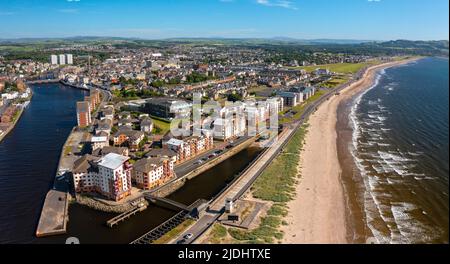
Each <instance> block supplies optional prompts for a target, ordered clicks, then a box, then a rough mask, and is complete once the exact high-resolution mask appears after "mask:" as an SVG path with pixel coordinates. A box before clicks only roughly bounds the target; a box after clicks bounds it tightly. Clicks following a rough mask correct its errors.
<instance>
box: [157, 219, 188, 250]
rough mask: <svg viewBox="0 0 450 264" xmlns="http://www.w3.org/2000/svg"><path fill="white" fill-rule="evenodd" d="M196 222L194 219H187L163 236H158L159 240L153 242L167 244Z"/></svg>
mask: <svg viewBox="0 0 450 264" xmlns="http://www.w3.org/2000/svg"><path fill="white" fill-rule="evenodd" d="M193 223H194V220H192V219H187V220H186V221H184V222H183V223H181V224H180V225H178V226H177V227H175V228H174V229H172V230H170V231H169V232H167V233H166V234H165V235H163V236H162V237H160V238H158V239H157V240H155V241H153V244H166V243H168V242H170V241H171V240H172V239H174V238H175V237H176V236H178V235H179V234H180V233H181V232H183V231H185V230H186V229H187V228H188V227H189V226H191V225H192V224H193Z"/></svg>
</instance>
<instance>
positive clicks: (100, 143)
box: [91, 136, 109, 151]
mask: <svg viewBox="0 0 450 264" xmlns="http://www.w3.org/2000/svg"><path fill="white" fill-rule="evenodd" d="M107 146H109V140H108V137H105V136H100V137H98V136H94V137H92V138H91V147H92V151H94V150H96V149H99V148H103V147H107Z"/></svg>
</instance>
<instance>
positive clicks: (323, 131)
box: [281, 58, 416, 244]
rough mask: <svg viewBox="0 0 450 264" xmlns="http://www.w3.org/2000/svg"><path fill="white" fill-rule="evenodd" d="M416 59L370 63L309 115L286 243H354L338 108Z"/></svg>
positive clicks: (289, 205) (286, 231)
mask: <svg viewBox="0 0 450 264" xmlns="http://www.w3.org/2000/svg"><path fill="white" fill-rule="evenodd" d="M414 60H416V58H414V59H407V60H402V61H396V62H390V63H385V64H381V65H377V66H373V67H370V68H368V69H367V70H366V72H365V73H364V75H363V77H362V78H361V79H360V80H358V81H356V82H355V83H353V84H351V85H349V86H348V87H346V88H344V89H343V90H341V91H340V95H339V96H334V97H332V98H331V99H330V100H327V101H326V102H324V103H323V104H322V105H321V106H320V107H319V108H318V110H317V111H316V112H315V113H314V114H313V115H311V116H310V118H309V128H308V133H307V135H306V138H305V142H306V143H305V145H304V148H303V150H302V152H301V154H300V160H299V166H298V173H299V174H300V175H301V177H300V181H299V183H298V184H297V186H296V197H295V198H294V199H293V200H292V201H290V202H289V203H288V215H287V216H286V218H285V221H286V222H287V223H288V225H286V226H283V227H282V228H281V230H282V231H283V232H284V233H285V236H284V238H283V243H291V244H311V243H312V244H324V243H325V244H329V243H332V244H340V243H352V242H353V241H352V237H350V236H348V234H351V233H352V232H348V230H347V229H348V228H352V227H351V226H349V225H348V223H347V222H346V219H347V218H346V214H347V213H350V212H349V208H347V206H346V202H345V199H346V198H345V197H346V196H345V193H344V190H343V186H342V183H341V164H340V163H339V159H338V153H337V133H336V121H337V108H338V106H339V104H340V102H342V101H343V100H346V99H349V98H352V97H353V96H355V95H357V94H359V93H360V92H362V91H364V90H366V89H368V88H369V87H371V86H372V85H373V84H374V81H375V77H376V74H377V73H378V72H379V71H380V70H382V69H386V68H389V67H394V66H398V65H402V64H405V63H409V62H411V61H414Z"/></svg>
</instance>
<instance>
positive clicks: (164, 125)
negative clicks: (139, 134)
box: [152, 118, 170, 135]
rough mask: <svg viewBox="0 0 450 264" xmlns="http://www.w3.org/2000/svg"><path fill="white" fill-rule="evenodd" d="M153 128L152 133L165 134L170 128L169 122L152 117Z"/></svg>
mask: <svg viewBox="0 0 450 264" xmlns="http://www.w3.org/2000/svg"><path fill="white" fill-rule="evenodd" d="M152 121H153V124H154V126H155V127H154V129H153V134H155V135H165V134H166V133H167V132H169V130H170V123H169V122H164V121H162V120H158V119H154V118H152Z"/></svg>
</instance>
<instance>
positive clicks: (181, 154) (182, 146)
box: [164, 135, 214, 163]
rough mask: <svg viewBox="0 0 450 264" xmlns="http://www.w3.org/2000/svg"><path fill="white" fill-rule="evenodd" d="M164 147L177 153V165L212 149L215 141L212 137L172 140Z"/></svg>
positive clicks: (202, 136)
mask: <svg viewBox="0 0 450 264" xmlns="http://www.w3.org/2000/svg"><path fill="white" fill-rule="evenodd" d="M164 147H165V148H167V149H169V150H171V151H173V152H175V153H176V155H177V163H180V162H183V161H185V160H188V159H190V158H193V157H195V156H196V155H198V154H200V153H202V152H204V151H207V150H210V149H212V148H213V147H214V141H213V137H212V136H211V135H201V136H192V137H188V138H185V139H183V140H181V139H176V138H171V139H170V140H169V141H167V142H166V143H165V145H164Z"/></svg>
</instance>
